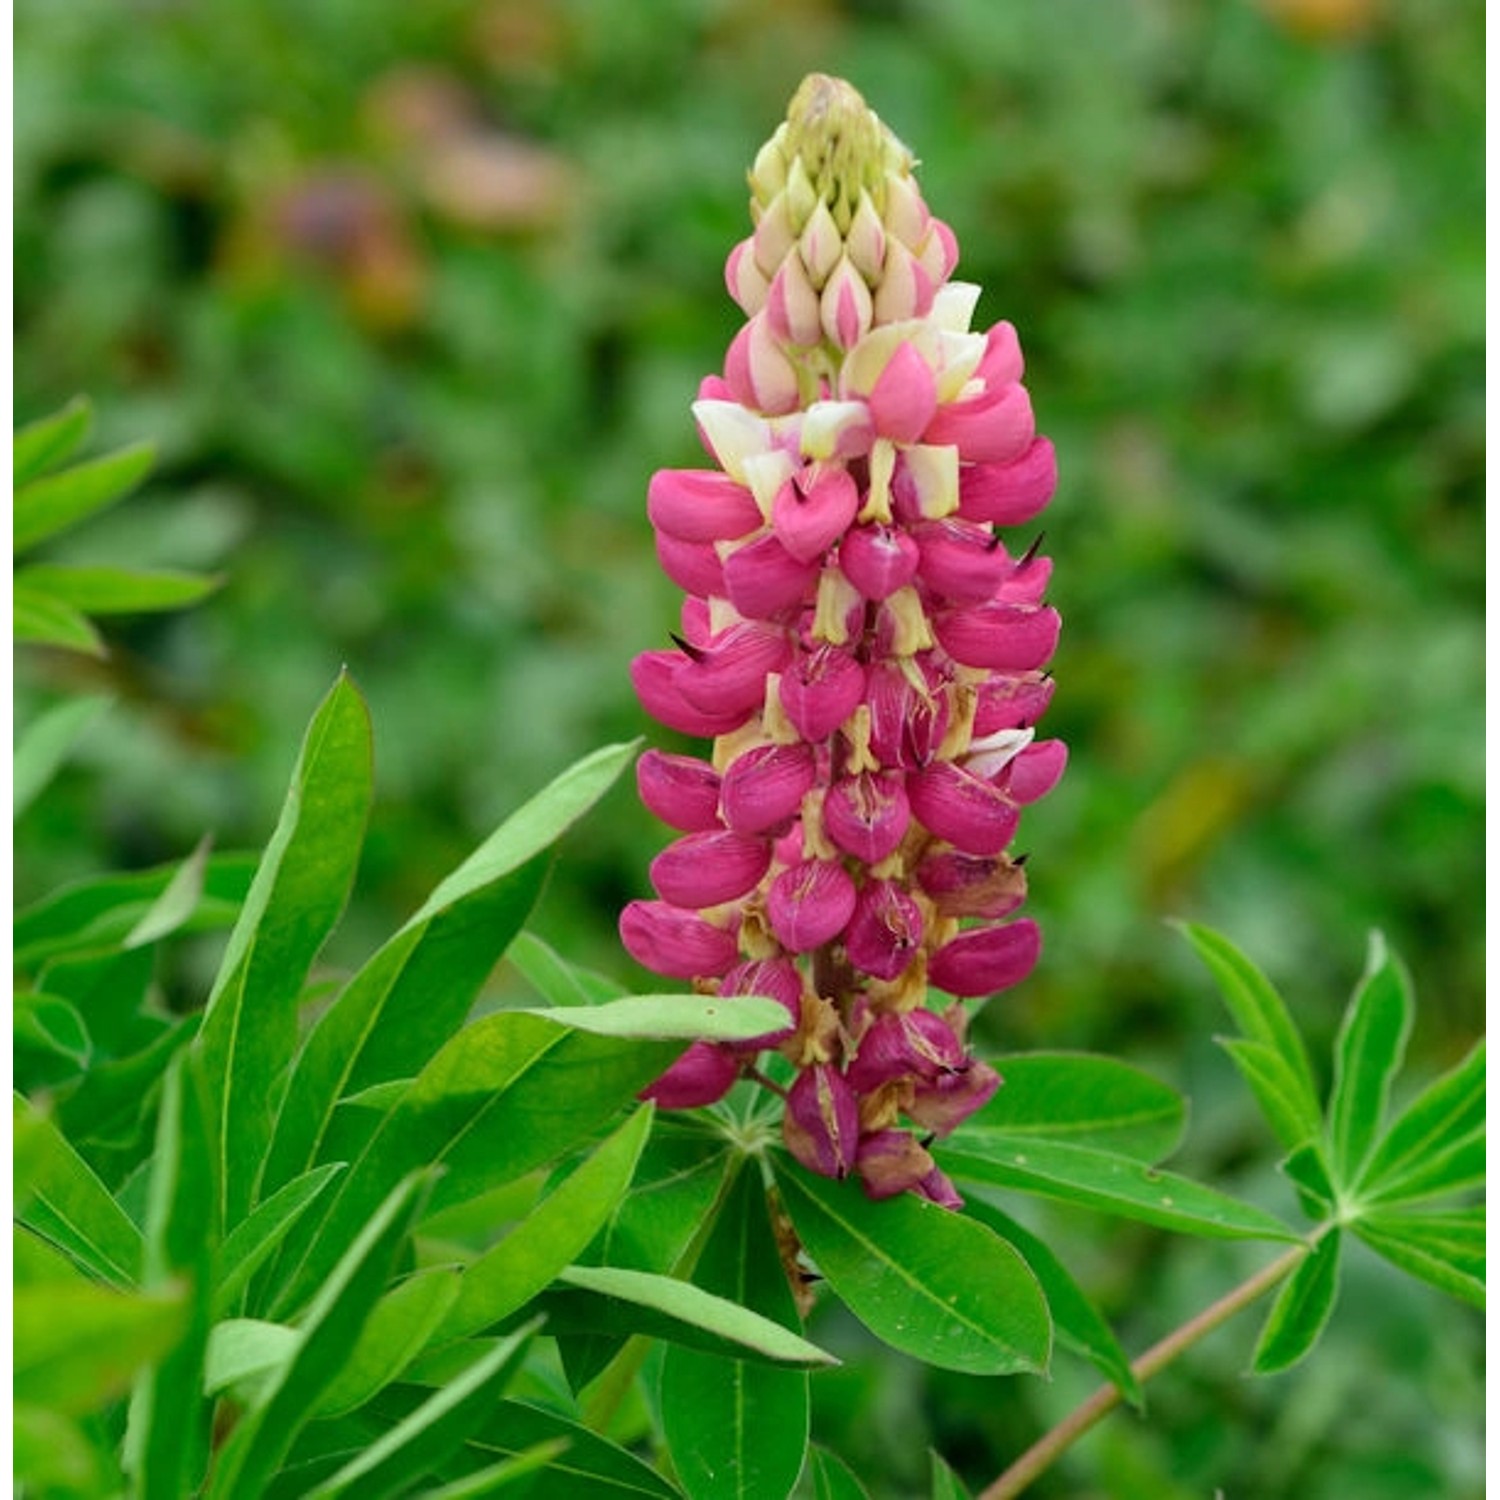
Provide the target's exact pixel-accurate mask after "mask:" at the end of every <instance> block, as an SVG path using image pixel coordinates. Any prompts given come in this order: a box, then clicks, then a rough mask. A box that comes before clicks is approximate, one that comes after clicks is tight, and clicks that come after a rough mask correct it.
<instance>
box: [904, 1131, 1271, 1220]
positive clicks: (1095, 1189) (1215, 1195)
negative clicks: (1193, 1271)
mask: <svg viewBox="0 0 1500 1500" xmlns="http://www.w3.org/2000/svg"><path fill="white" fill-rule="evenodd" d="M934 1152H935V1154H936V1156H937V1160H938V1164H939V1165H940V1166H941V1167H942V1168H943V1169H944V1170H945V1171H946V1172H948V1173H949V1175H950V1176H952V1177H954V1178H956V1179H958V1180H959V1181H961V1182H976V1183H983V1184H988V1185H990V1186H992V1187H1008V1188H1015V1189H1017V1190H1018V1191H1020V1192H1026V1193H1037V1194H1039V1195H1040V1196H1042V1197H1044V1198H1056V1199H1059V1200H1060V1201H1062V1202H1065V1203H1076V1204H1078V1205H1080V1206H1081V1207H1084V1208H1093V1209H1100V1210H1102V1211H1103V1212H1105V1213H1112V1214H1118V1215H1120V1216H1121V1217H1122V1218H1127V1219H1138V1220H1140V1221H1141V1222H1142V1223H1144V1224H1156V1225H1159V1226H1160V1227H1161V1228H1163V1229H1176V1230H1180V1231H1181V1232H1182V1233H1184V1234H1201V1235H1208V1236H1211V1237H1214V1238H1218V1239H1252V1240H1261V1239H1263V1240H1296V1239H1297V1238H1298V1236H1297V1235H1296V1234H1295V1233H1294V1232H1293V1231H1292V1230H1291V1229H1288V1228H1287V1226H1286V1225H1284V1224H1283V1223H1281V1221H1280V1220H1279V1219H1276V1218H1274V1217H1273V1216H1272V1215H1270V1214H1268V1213H1266V1212H1265V1211H1264V1210H1262V1209H1259V1208H1256V1207H1254V1206H1253V1205H1252V1204H1249V1203H1241V1202H1240V1201H1239V1200H1238V1199H1235V1198H1231V1197H1230V1196H1229V1195H1228V1194H1227V1193H1221V1192H1219V1191H1217V1190H1216V1189H1214V1188H1208V1187H1204V1186H1202V1185H1201V1184H1200V1183H1196V1182H1192V1181H1190V1180H1189V1179H1188V1178H1186V1177H1181V1176H1179V1175H1178V1174H1176V1173H1175V1172H1164V1171H1162V1170H1161V1169H1159V1168H1153V1167H1147V1166H1143V1165H1142V1164H1141V1163H1140V1162H1138V1161H1133V1160H1131V1159H1130V1158H1129V1157H1125V1156H1117V1155H1115V1154H1113V1153H1112V1152H1108V1151H1096V1150H1094V1149H1093V1148H1091V1147H1088V1146H1075V1145H1072V1144H1071V1143H1068V1142H1064V1141H1049V1140H1043V1139H1040V1138H1038V1137H1027V1136H1020V1137H1011V1136H1007V1135H1003V1134H1001V1133H1000V1132H999V1131H992V1132H989V1133H988V1134H986V1135H984V1136H979V1137H973V1136H963V1135H962V1133H961V1132H957V1131H955V1132H954V1135H953V1137H952V1143H951V1144H948V1145H944V1144H943V1143H941V1142H940V1143H939V1144H938V1145H937V1146H936V1147H934Z"/></svg>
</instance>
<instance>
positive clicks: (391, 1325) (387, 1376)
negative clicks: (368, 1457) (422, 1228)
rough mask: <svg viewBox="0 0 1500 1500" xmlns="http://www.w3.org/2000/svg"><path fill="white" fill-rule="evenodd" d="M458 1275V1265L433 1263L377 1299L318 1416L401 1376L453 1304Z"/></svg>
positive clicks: (359, 1402)
mask: <svg viewBox="0 0 1500 1500" xmlns="http://www.w3.org/2000/svg"><path fill="white" fill-rule="evenodd" d="M459 1279H460V1273H459V1268H458V1267H457V1266H429V1267H428V1268H427V1269H426V1270H423V1271H417V1272H415V1273H414V1274H413V1275H411V1276H408V1277H407V1278H406V1279H405V1280H404V1281H399V1282H397V1283H396V1285H395V1286H394V1287H392V1288H391V1290H390V1291H388V1292H387V1293H386V1294H385V1295H384V1296H383V1297H382V1298H381V1299H380V1301H379V1302H377V1303H376V1304H375V1307H374V1310H373V1311H372V1312H371V1313H370V1316H369V1318H368V1319H367V1320H366V1322H365V1326H364V1328H363V1330H362V1331H361V1332H360V1335H359V1342H358V1343H357V1344H356V1345H355V1346H354V1352H353V1353H352V1354H351V1355H350V1356H349V1358H348V1359H347V1360H346V1361H345V1363H344V1367H343V1368H342V1369H341V1370H340V1371H339V1373H338V1374H337V1375H336V1376H335V1377H334V1381H333V1384H332V1385H330V1386H329V1387H328V1389H327V1390H326V1391H324V1392H323V1395H322V1398H321V1399H320V1400H319V1402H318V1415H319V1416H335V1415H338V1414H339V1413H341V1412H347V1411H353V1410H354V1409H355V1408H356V1407H359V1406H363V1405H364V1403H365V1402H366V1401H368V1400H369V1399H370V1397H371V1396H373V1395H374V1394H375V1393H376V1392H377V1391H380V1390H383V1389H384V1388H385V1387H386V1386H388V1385H389V1384H390V1383H391V1382H392V1381H393V1380H395V1379H397V1378H398V1377H399V1376H400V1374H401V1373H402V1371H403V1370H405V1369H406V1367H407V1365H409V1364H410V1363H411V1361H412V1360H413V1359H414V1358H416V1356H417V1354H418V1353H420V1351H421V1350H422V1349H423V1348H424V1347H425V1346H426V1344H427V1343H428V1342H429V1341H430V1340H431V1338H432V1336H433V1334H434V1333H435V1332H436V1331H437V1328H438V1325H439V1324H440V1323H441V1322H442V1320H443V1316H444V1314H445V1313H446V1312H447V1311H448V1310H449V1309H450V1308H451V1307H452V1306H453V1302H454V1299H455V1298H456V1297H457V1296H458V1288H459Z"/></svg>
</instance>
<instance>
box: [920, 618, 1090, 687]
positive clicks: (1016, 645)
mask: <svg viewBox="0 0 1500 1500" xmlns="http://www.w3.org/2000/svg"><path fill="white" fill-rule="evenodd" d="M932 628H933V632H934V633H935V634H936V636H937V638H938V642H939V644H940V645H941V646H942V648H943V650H945V651H946V652H947V653H948V655H949V656H951V657H952V658H953V659H954V661H957V662H962V663H963V665H964V666H966V667H990V668H993V669H996V670H999V671H1002V672H1029V671H1031V670H1033V669H1034V668H1036V667H1040V666H1042V665H1044V664H1045V663H1046V662H1047V660H1048V659H1049V658H1050V657H1051V655H1052V653H1053V652H1054V651H1055V650H1056V649H1057V637H1058V635H1059V633H1060V632H1061V630H1062V620H1061V618H1060V617H1059V615H1058V613H1057V611H1056V610H1055V609H1053V608H1051V607H1050V606H1043V607H1041V608H1033V607H1027V606H1024V605H1013V604H982V605H979V606H978V607H976V608H973V609H956V610H953V611H951V612H950V613H948V614H946V615H942V614H940V615H938V616H937V617H936V618H935V619H934V620H933V625H932Z"/></svg>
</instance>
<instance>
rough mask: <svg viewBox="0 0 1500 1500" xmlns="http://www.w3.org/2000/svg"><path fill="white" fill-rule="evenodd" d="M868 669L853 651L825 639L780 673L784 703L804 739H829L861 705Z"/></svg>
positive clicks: (793, 724) (799, 653) (786, 710)
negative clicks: (825, 641)
mask: <svg viewBox="0 0 1500 1500" xmlns="http://www.w3.org/2000/svg"><path fill="white" fill-rule="evenodd" d="M864 695H865V669H864V668H863V667H862V666H861V665H860V664H859V662H858V661H856V660H855V657H854V653H853V652H852V651H850V650H848V649H846V648H844V647H840V646H831V645H828V644H826V643H824V644H822V645H820V646H818V647H816V648H815V649H814V650H812V651H801V652H798V654H797V656H796V658H795V659H794V660H793V662H792V664H791V665H790V666H789V667H787V668H786V670H785V671H783V672H782V674H781V686H780V697H781V707H782V709H783V711H784V712H785V714H786V716H787V718H788V719H789V720H790V721H791V724H792V727H793V728H794V729H795V730H796V731H797V733H798V734H800V735H801V736H802V738H803V739H804V740H808V741H810V742H812V743H815V744H816V743H818V742H819V741H822V740H826V739H827V738H828V736H829V735H831V734H832V733H833V732H834V730H836V729H837V728H838V727H839V726H840V725H841V724H842V723H843V722H844V720H845V719H847V718H848V717H849V715H850V714H852V713H853V712H854V710H855V709H856V708H858V707H859V703H860V700H861V699H862V698H863V697H864Z"/></svg>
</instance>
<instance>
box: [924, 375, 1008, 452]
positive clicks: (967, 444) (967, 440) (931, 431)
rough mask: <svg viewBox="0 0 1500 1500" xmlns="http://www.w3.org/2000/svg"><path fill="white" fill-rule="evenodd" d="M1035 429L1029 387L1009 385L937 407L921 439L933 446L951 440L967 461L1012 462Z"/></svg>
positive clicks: (939, 445) (938, 445)
mask: <svg viewBox="0 0 1500 1500" xmlns="http://www.w3.org/2000/svg"><path fill="white" fill-rule="evenodd" d="M1035 433H1036V423H1035V419H1034V418H1033V417H1032V414H1031V398H1030V397H1029V396H1028V395H1027V394H1026V387H1025V386H1023V385H1006V386H1001V387H1000V388H999V389H998V390H989V391H986V392H985V393H984V394H983V395H980V396H971V397H970V398H969V399H968V400H966V401H955V402H953V403H951V404H950V405H947V406H940V407H938V410H937V415H936V416H935V417H934V418H933V419H932V421H931V423H930V424H929V425H928V428H927V431H926V432H924V433H923V434H922V441H923V442H924V443H927V444H929V445H931V446H933V447H941V446H944V445H946V444H949V443H952V444H953V445H954V446H955V447H957V449H958V452H959V457H960V458H962V459H963V460H964V461H965V462H967V463H1010V462H1012V461H1013V460H1015V459H1017V458H1019V457H1020V456H1021V455H1022V454H1023V453H1024V452H1025V451H1026V449H1027V447H1028V445H1029V444H1030V442H1031V439H1032V437H1033V436H1034V435H1035Z"/></svg>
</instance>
